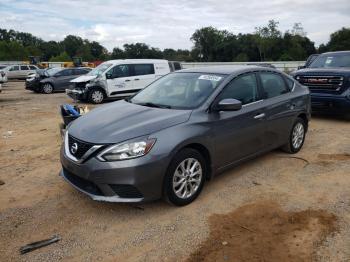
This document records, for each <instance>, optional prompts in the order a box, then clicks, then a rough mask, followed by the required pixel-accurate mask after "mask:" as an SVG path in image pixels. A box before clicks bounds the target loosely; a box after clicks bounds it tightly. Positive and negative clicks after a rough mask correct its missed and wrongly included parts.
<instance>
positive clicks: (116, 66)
mask: <svg viewBox="0 0 350 262" xmlns="http://www.w3.org/2000/svg"><path fill="white" fill-rule="evenodd" d="M169 72H170V68H169V64H168V61H167V60H159V59H126V60H110V61H107V62H104V63H102V64H100V65H99V66H98V67H96V68H95V69H93V70H92V71H91V72H90V73H89V74H87V75H85V76H82V77H79V78H76V79H74V80H72V81H71V82H72V83H73V84H72V86H71V87H70V89H67V90H66V93H67V94H68V95H69V96H70V97H72V98H73V99H75V100H82V101H86V100H88V101H89V102H91V103H94V104H99V103H102V102H103V101H104V100H105V99H106V98H121V97H127V96H130V95H133V94H135V93H136V92H138V91H139V90H141V89H142V88H144V87H145V86H147V85H148V84H150V83H151V82H153V81H154V80H155V79H157V78H158V77H160V76H162V75H165V74H168V73H169Z"/></svg>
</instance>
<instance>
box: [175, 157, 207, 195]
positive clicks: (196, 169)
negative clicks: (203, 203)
mask: <svg viewBox="0 0 350 262" xmlns="http://www.w3.org/2000/svg"><path fill="white" fill-rule="evenodd" d="M202 173H203V170H202V166H201V163H200V162H199V161H198V160H197V159H195V158H187V159H185V160H183V161H182V162H181V163H180V164H179V165H178V166H177V168H176V169H175V172H174V175H173V191H174V193H175V195H176V196H177V197H179V198H181V199H187V198H190V197H192V196H193V195H194V194H195V193H196V192H197V191H198V189H199V187H200V184H201V182H202Z"/></svg>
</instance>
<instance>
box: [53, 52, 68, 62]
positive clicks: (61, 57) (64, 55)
mask: <svg viewBox="0 0 350 262" xmlns="http://www.w3.org/2000/svg"><path fill="white" fill-rule="evenodd" d="M70 61H72V59H71V57H70V56H69V55H68V53H67V52H62V53H61V54H59V55H58V56H54V57H52V58H51V59H50V62H70Z"/></svg>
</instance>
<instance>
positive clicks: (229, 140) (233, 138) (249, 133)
mask: <svg viewBox="0 0 350 262" xmlns="http://www.w3.org/2000/svg"><path fill="white" fill-rule="evenodd" d="M227 98H234V99H237V100H240V101H241V102H242V104H243V107H242V109H241V110H238V111H225V112H224V111H222V112H213V113H211V119H212V125H213V126H214V132H213V136H214V145H215V148H216V156H217V157H218V160H217V161H218V163H219V166H220V167H223V166H226V165H229V164H230V163H233V162H236V161H238V160H241V159H244V158H246V157H249V156H251V155H253V154H255V153H258V152H260V151H262V150H263V149H264V133H265V128H266V126H265V118H264V112H263V109H262V108H261V103H262V100H261V99H260V93H259V88H258V82H257V76H256V74H255V73H247V74H243V75H240V76H238V77H236V78H235V79H233V80H232V81H231V82H230V83H229V84H228V85H227V86H226V87H225V88H224V90H223V91H222V92H221V93H220V95H219V96H218V97H217V99H216V100H217V101H221V100H222V99H227Z"/></svg>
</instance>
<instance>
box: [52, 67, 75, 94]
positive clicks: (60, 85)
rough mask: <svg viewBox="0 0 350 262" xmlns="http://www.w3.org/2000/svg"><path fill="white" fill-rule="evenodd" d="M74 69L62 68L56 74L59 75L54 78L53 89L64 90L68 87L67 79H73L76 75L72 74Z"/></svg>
mask: <svg viewBox="0 0 350 262" xmlns="http://www.w3.org/2000/svg"><path fill="white" fill-rule="evenodd" d="M74 73H75V71H74V69H63V70H62V71H60V72H59V73H58V74H59V76H56V78H55V83H54V85H55V89H56V90H65V89H66V88H68V87H69V84H70V83H69V81H70V80H73V79H74V78H76V77H77V76H76V75H74Z"/></svg>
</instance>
